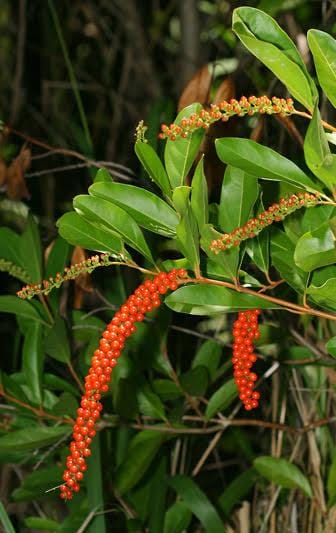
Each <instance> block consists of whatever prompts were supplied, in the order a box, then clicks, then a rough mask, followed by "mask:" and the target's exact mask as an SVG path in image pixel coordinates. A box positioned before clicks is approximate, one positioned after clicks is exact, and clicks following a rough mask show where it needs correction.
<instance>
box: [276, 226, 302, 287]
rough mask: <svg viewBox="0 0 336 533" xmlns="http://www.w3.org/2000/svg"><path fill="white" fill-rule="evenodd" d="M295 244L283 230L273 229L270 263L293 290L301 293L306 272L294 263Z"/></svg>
mask: <svg viewBox="0 0 336 533" xmlns="http://www.w3.org/2000/svg"><path fill="white" fill-rule="evenodd" d="M294 251H295V246H294V244H293V243H292V241H291V240H290V238H289V237H288V235H286V233H284V232H283V231H280V230H278V229H276V230H275V229H274V228H273V231H272V234H271V259H272V265H273V266H274V267H275V268H276V269H277V271H278V272H279V274H280V277H281V278H282V279H284V280H286V282H287V283H288V285H290V286H291V287H293V289H294V290H296V291H298V292H301V293H303V292H304V291H305V289H306V285H307V280H308V274H307V273H306V272H304V271H303V270H302V269H301V268H298V267H297V266H296V265H295V263H294Z"/></svg>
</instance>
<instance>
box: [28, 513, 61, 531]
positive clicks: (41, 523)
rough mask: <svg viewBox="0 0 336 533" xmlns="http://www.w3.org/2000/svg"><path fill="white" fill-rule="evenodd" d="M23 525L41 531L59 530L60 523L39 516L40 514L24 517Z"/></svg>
mask: <svg viewBox="0 0 336 533" xmlns="http://www.w3.org/2000/svg"><path fill="white" fill-rule="evenodd" d="M24 525H25V526H26V527H28V528H29V529H30V530H42V531H54V532H55V531H59V527H60V525H59V524H58V522H55V520H51V519H50V518H41V517H40V516H28V517H27V518H25V519H24Z"/></svg>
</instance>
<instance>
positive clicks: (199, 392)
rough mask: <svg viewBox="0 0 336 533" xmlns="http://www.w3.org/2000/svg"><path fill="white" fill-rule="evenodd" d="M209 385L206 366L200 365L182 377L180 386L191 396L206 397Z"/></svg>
mask: <svg viewBox="0 0 336 533" xmlns="http://www.w3.org/2000/svg"><path fill="white" fill-rule="evenodd" d="M208 383H209V374H208V371H207V369H206V367H205V366H201V365H198V366H196V367H195V368H192V369H191V370H189V371H188V372H186V373H185V374H182V375H181V376H180V385H181V387H182V389H183V390H185V391H186V392H187V393H188V394H190V395H191V396H204V394H205V391H206V390H207V387H208Z"/></svg>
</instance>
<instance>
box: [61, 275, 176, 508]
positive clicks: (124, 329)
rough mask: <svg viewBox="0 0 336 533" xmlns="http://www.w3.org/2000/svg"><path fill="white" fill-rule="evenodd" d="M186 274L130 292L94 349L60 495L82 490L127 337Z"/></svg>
mask: <svg viewBox="0 0 336 533" xmlns="http://www.w3.org/2000/svg"><path fill="white" fill-rule="evenodd" d="M185 276H186V271H185V270H184V269H179V270H177V269H173V270H171V271H170V272H168V273H166V272H160V273H159V274H158V275H157V276H155V278H154V279H153V280H146V281H144V282H143V283H142V284H141V285H140V286H139V287H138V288H137V289H136V290H135V291H134V293H133V294H132V295H131V296H129V298H128V299H127V300H126V302H125V303H124V304H123V305H122V306H121V307H120V309H119V310H118V311H117V312H116V313H115V315H114V317H113V318H112V320H111V322H110V323H109V324H108V325H107V327H106V329H105V331H104V332H103V334H102V337H101V339H100V342H99V347H98V348H97V350H96V351H95V352H94V354H93V357H92V360H91V367H90V369H89V372H88V375H87V376H86V378H85V392H84V394H83V396H82V399H81V402H80V407H79V408H78V409H77V419H76V422H75V425H74V427H73V440H72V442H71V443H70V454H69V456H68V457H67V460H66V469H65V470H64V473H63V481H64V484H63V485H61V487H60V491H61V492H60V497H61V498H62V499H64V500H70V499H71V498H72V497H73V494H74V492H78V491H79V490H80V484H79V482H80V481H82V479H83V477H84V472H85V471H86V470H87V464H86V458H87V457H89V456H90V455H91V450H90V445H91V442H92V439H93V438H94V436H95V435H96V425H97V421H98V420H99V418H100V415H101V411H102V409H103V405H102V403H101V395H102V394H104V393H106V392H107V391H108V388H109V383H110V379H111V374H112V370H113V368H114V367H115V366H116V364H117V361H118V358H119V357H120V355H121V353H122V350H123V348H124V344H125V342H126V340H127V338H128V337H129V336H130V335H132V333H134V332H135V331H136V326H135V322H141V321H142V320H143V319H144V315H145V313H148V312H149V311H152V309H154V308H156V307H159V306H160V304H161V300H160V296H161V295H163V294H166V292H167V291H168V290H172V291H174V290H176V289H177V288H178V286H179V284H181V283H183V278H184V277H185Z"/></svg>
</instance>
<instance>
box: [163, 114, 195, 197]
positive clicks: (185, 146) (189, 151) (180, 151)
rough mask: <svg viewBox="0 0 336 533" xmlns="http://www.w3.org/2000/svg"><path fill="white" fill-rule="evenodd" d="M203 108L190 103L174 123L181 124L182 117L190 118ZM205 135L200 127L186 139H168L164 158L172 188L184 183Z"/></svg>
mask: <svg viewBox="0 0 336 533" xmlns="http://www.w3.org/2000/svg"><path fill="white" fill-rule="evenodd" d="M201 109H202V106H201V104H191V105H189V106H188V107H186V108H184V109H182V111H180V113H179V114H178V115H177V117H176V120H175V122H174V124H179V123H180V122H181V120H182V119H184V118H189V117H190V115H192V114H194V113H199V112H200V110H201ZM203 137H204V130H201V129H198V130H196V131H194V133H192V134H191V135H188V137H187V138H186V139H182V138H178V139H175V140H174V141H172V140H170V139H168V140H167V142H166V146H165V152H164V160H165V165H166V170H167V174H168V178H169V181H170V185H171V187H172V189H175V187H179V186H181V185H184V178H185V177H186V175H187V174H188V172H189V170H190V168H191V165H192V164H193V162H194V159H195V157H196V155H197V152H198V150H199V147H200V145H201V142H202V140H203Z"/></svg>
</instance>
